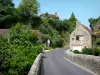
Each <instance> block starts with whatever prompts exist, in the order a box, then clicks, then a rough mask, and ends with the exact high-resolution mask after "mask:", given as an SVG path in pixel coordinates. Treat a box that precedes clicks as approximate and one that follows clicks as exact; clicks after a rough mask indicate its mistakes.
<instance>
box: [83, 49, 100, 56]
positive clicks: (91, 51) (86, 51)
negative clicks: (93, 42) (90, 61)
mask: <svg viewBox="0 0 100 75" xmlns="http://www.w3.org/2000/svg"><path fill="white" fill-rule="evenodd" d="M82 54H88V55H95V56H99V55H100V49H99V48H84V49H83V50H82Z"/></svg>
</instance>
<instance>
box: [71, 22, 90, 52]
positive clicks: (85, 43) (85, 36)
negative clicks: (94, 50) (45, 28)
mask: <svg viewBox="0 0 100 75" xmlns="http://www.w3.org/2000/svg"><path fill="white" fill-rule="evenodd" d="M91 34H92V32H91V30H90V29H89V28H87V27H86V26H84V25H82V24H81V23H80V22H76V29H75V30H74V31H73V32H72V34H71V35H70V49H71V50H79V51H81V50H82V49H83V48H91V47H92V35H91Z"/></svg>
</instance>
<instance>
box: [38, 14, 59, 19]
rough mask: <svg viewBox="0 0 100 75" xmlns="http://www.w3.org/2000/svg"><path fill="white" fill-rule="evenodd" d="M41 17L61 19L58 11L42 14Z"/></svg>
mask: <svg viewBox="0 0 100 75" xmlns="http://www.w3.org/2000/svg"><path fill="white" fill-rule="evenodd" d="M40 17H41V18H45V17H48V18H51V19H59V16H58V15H57V13H55V14H49V13H43V14H41V15H40Z"/></svg>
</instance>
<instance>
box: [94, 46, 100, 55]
mask: <svg viewBox="0 0 100 75" xmlns="http://www.w3.org/2000/svg"><path fill="white" fill-rule="evenodd" d="M93 51H94V55H95V56H99V55H100V49H99V48H94V49H93Z"/></svg>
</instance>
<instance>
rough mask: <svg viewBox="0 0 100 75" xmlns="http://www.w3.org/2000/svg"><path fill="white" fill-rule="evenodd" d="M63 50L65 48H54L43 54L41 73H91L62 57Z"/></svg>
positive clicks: (56, 74)
mask: <svg viewBox="0 0 100 75" xmlns="http://www.w3.org/2000/svg"><path fill="white" fill-rule="evenodd" d="M65 50H67V48H61V49H55V50H52V51H50V52H48V53H45V54H44V56H46V57H44V58H43V60H42V62H43V63H42V67H41V75H93V74H92V73H90V72H88V71H86V70H84V69H82V68H80V67H78V66H76V65H74V64H72V63H70V62H69V61H67V60H65V59H63V57H64V51H65Z"/></svg>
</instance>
